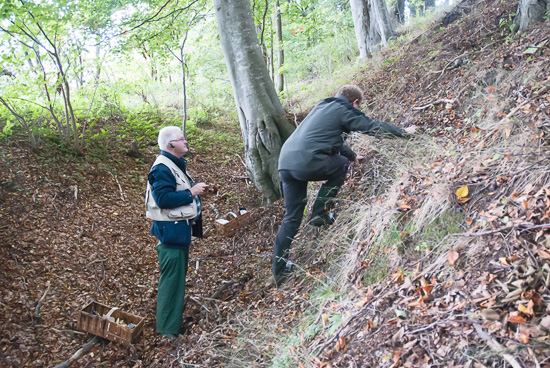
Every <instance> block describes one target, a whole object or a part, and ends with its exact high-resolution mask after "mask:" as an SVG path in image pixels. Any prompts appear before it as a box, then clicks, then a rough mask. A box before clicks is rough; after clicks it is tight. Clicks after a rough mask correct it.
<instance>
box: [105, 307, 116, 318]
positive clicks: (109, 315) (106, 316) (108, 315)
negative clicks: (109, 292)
mask: <svg viewBox="0 0 550 368" xmlns="http://www.w3.org/2000/svg"><path fill="white" fill-rule="evenodd" d="M117 309H118V307H113V308H111V310H110V311H109V313H107V314H106V315H105V317H103V318H104V319H108V318H109V317H111V314H113V312H114V311H116V310H117Z"/></svg>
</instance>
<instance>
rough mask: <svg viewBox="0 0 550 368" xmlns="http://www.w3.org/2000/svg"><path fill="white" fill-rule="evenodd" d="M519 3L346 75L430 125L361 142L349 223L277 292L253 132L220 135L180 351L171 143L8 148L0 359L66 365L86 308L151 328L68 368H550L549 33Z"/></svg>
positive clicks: (228, 127) (415, 40)
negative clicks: (158, 200)
mask: <svg viewBox="0 0 550 368" xmlns="http://www.w3.org/2000/svg"><path fill="white" fill-rule="evenodd" d="M516 8H517V1H509V2H503V1H499V0H486V1H479V0H464V1H462V2H460V3H459V4H457V5H456V7H455V8H454V9H453V10H452V11H449V12H447V13H445V14H441V15H440V16H438V17H437V19H435V18H434V19H433V20H431V21H429V22H428V21H426V22H425V23H418V24H415V25H414V26H410V28H408V29H403V30H402V31H401V32H402V33H401V36H400V37H399V38H398V39H396V40H394V41H392V42H391V43H390V45H388V47H387V48H386V49H384V50H383V51H381V52H380V53H378V54H377V55H375V57H373V58H372V59H369V60H368V61H367V62H366V64H365V65H364V67H361V68H360V70H359V71H358V72H357V73H356V74H355V76H354V78H353V79H352V80H351V81H349V82H352V83H356V84H358V85H360V86H361V87H362V88H363V89H364V90H365V91H366V97H367V101H366V103H365V104H364V106H363V110H364V112H365V113H367V114H368V115H370V116H373V117H376V118H378V119H381V120H388V121H393V122H395V123H398V124H400V125H408V124H416V125H418V126H419V127H420V133H418V134H416V135H415V136H414V137H412V138H411V139H408V140H400V139H387V140H377V139H374V138H370V137H366V136H362V135H354V136H352V137H351V141H352V143H353V148H354V150H356V151H357V152H360V153H361V154H363V155H364V156H366V157H367V160H366V161H365V162H364V163H363V164H361V165H353V166H352V167H351V169H350V176H349V180H348V181H347V182H346V185H345V187H344V188H343V189H342V192H341V193H340V195H339V201H338V205H337V214H338V217H337V221H336V223H335V224H334V225H333V226H332V227H331V228H330V229H326V230H319V229H317V228H311V227H309V226H307V225H303V227H302V230H301V232H300V233H299V235H298V238H297V239H296V241H295V242H294V243H293V249H292V254H291V258H292V260H293V261H295V263H296V265H297V271H296V272H295V273H294V275H293V277H292V278H291V279H290V280H289V281H288V282H287V283H286V284H285V285H284V287H282V288H281V289H279V290H277V289H276V288H274V286H273V285H272V283H271V282H270V261H271V259H270V257H271V251H272V244H273V241H274V237H275V232H276V229H277V228H278V226H279V224H280V221H281V217H282V211H283V208H282V207H283V206H282V203H281V202H280V201H279V202H277V203H275V204H274V205H271V206H263V205H262V203H261V200H260V199H259V198H260V196H259V193H258V192H257V191H256V190H255V189H254V188H253V187H252V186H251V184H250V183H249V182H248V181H247V180H246V174H245V170H244V166H243V164H242V160H241V159H240V156H239V155H240V151H239V145H238V140H239V139H240V138H239V134H240V132H239V128H238V126H237V124H226V123H223V124H222V128H223V131H224V133H226V134H227V135H228V136H229V137H226V138H227V139H228V141H221V140H220V141H218V140H216V139H214V138H215V136H216V134H217V133H219V129H220V127H219V126H212V127H210V128H204V129H202V130H201V136H200V137H198V136H197V137H195V138H196V139H197V140H195V141H193V140H191V142H190V144H191V147H192V150H193V151H192V152H193V155H192V157H190V159H189V161H190V164H189V166H190V170H191V173H192V174H193V176H194V177H195V178H196V179H198V180H203V181H206V182H209V183H211V184H216V185H217V186H218V187H219V188H220V192H219V193H218V195H216V196H213V197H209V198H206V199H205V206H204V215H205V223H206V224H207V225H206V226H207V229H206V230H207V238H206V239H204V240H202V241H197V242H195V243H194V245H193V249H192V251H191V254H190V257H191V259H190V268H189V280H188V281H189V285H188V295H187V299H186V309H185V312H184V317H185V321H184V326H183V327H184V334H183V335H181V336H179V337H178V338H177V339H176V340H174V341H173V342H171V341H167V340H163V339H161V338H160V337H159V336H158V335H157V334H155V333H154V314H155V313H154V308H155V298H156V282H157V280H158V269H157V268H158V266H157V263H156V254H155V252H154V245H155V240H154V238H153V237H152V236H151V235H150V234H148V227H149V225H150V224H149V222H148V221H147V220H146V219H145V218H144V215H143V207H142V203H143V191H144V183H145V178H146V175H147V172H148V170H149V165H150V161H151V160H152V159H153V157H155V155H156V150H155V149H153V148H151V147H148V148H147V150H146V151H145V152H144V153H143V157H142V158H141V159H135V158H131V157H129V156H127V155H125V154H124V151H125V149H124V144H122V143H120V142H114V143H113V142H110V143H109V142H104V143H105V145H104V146H103V145H102V144H98V145H97V146H93V147H89V151H88V152H87V153H86V156H84V157H83V156H80V155H76V154H74V152H71V151H70V150H66V149H64V148H63V146H62V145H61V144H60V143H59V142H49V141H47V142H44V145H43V147H42V151H41V152H40V153H33V152H32V151H31V150H30V149H28V145H27V143H26V138H25V137H24V136H16V137H12V138H13V139H10V140H9V141H8V140H3V141H1V142H0V155H1V156H2V160H1V161H0V171H1V172H2V182H1V183H0V184H1V185H0V215H1V216H2V220H3V223H2V224H1V225H0V236H1V237H2V239H3V240H4V242H3V244H2V246H1V247H0V254H1V256H2V258H3V260H4V262H2V263H1V265H0V272H1V274H2V277H1V279H0V286H1V287H2V290H5V291H6V292H3V293H1V294H0V303H1V305H2V309H1V311H2V312H1V313H0V325H1V327H2V331H3V332H2V334H0V351H2V354H1V355H0V365H1V366H5V367H21V366H27V367H43V366H48V367H49V366H54V365H55V364H58V363H61V362H63V361H65V360H66V359H68V358H69V357H70V356H71V355H72V354H73V353H74V352H75V351H76V350H77V349H78V348H80V347H81V346H82V344H83V343H85V342H86V341H87V337H86V336H85V335H84V334H82V333H81V332H79V331H76V327H75V324H76V314H77V312H78V310H80V309H81V308H82V307H83V306H84V305H85V304H86V303H87V302H89V301H90V300H99V301H101V302H104V303H107V304H110V305H115V306H118V307H120V308H121V309H124V310H127V311H129V312H132V313H135V314H138V315H141V316H144V317H145V321H146V324H145V329H144V331H145V332H144V335H143V337H142V338H141V340H140V341H139V342H138V343H137V344H134V345H132V346H131V347H128V348H125V347H121V346H119V345H117V344H113V343H109V342H107V341H102V342H101V344H99V345H97V346H95V347H94V348H93V349H92V353H91V354H88V355H86V356H84V357H82V358H81V359H80V360H79V361H78V362H77V363H74V364H73V366H81V367H95V366H102V367H176V366H181V367H195V366H196V367H271V366H273V367H400V366H403V367H436V366H448V367H503V366H512V367H544V366H548V364H549V362H550V359H549V358H550V353H549V349H548V344H549V343H548V338H549V330H550V316H549V315H548V311H547V310H548V309H549V308H548V303H549V301H550V295H549V291H548V288H549V287H550V232H549V228H550V220H549V218H550V169H549V165H548V162H549V160H548V159H549V155H550V153H549V140H548V134H550V131H549V129H550V118H549V115H550V93H549V90H550V62H549V61H550V41H549V38H550V24H549V23H548V21H546V22H545V23H542V24H538V25H536V26H534V27H532V28H530V29H528V30H527V31H526V32H525V34H523V35H521V36H514V35H512V34H510V31H509V25H510V24H511V20H512V15H511V14H512V13H514V12H515V11H516ZM419 22H420V21H419ZM345 82H348V80H346V81H345ZM320 83H322V84H323V85H329V84H330V85H332V84H333V83H334V81H321V82H320ZM318 90H321V89H318ZM332 92H334V91H332ZM306 97H307V100H309V99H311V96H294V98H295V99H300V98H303V100H304V101H305V100H306ZM322 97H326V96H322ZM322 97H319V98H322ZM295 102H296V101H294V103H293V104H292V105H293V106H305V105H304V104H303V103H302V104H300V103H295ZM309 108H311V106H309ZM309 108H307V109H306V108H304V110H309ZM295 114H296V115H295V116H297V117H303V116H304V115H305V113H304V111H296V112H295ZM111 126H116V122H115V121H109V120H106V121H102V122H98V124H97V129H100V128H103V129H106V130H109V129H110V127H111ZM216 129H218V130H216ZM199 138H202V139H203V140H202V141H201V140H199ZM127 143H128V144H130V142H127ZM120 147H122V149H121V148H120ZM317 185H318V183H313V184H312V186H311V190H310V194H311V195H312V196H313V195H314V193H315V189H316V188H317ZM240 206H244V207H246V208H247V209H248V210H249V212H251V221H250V223H249V224H247V225H246V226H244V227H243V228H241V229H238V230H237V232H236V233H235V234H232V235H228V236H226V235H222V234H219V233H217V232H216V231H215V229H214V226H213V224H214V221H215V218H216V217H218V216H221V217H223V216H224V214H225V213H227V212H228V211H236V210H237V209H238V208H239V207H240Z"/></svg>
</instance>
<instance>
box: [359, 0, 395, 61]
mask: <svg viewBox="0 0 550 368" xmlns="http://www.w3.org/2000/svg"><path fill="white" fill-rule="evenodd" d="M350 5H351V13H352V15H353V24H354V26H355V37H356V38H357V43H358V45H359V57H360V58H361V59H366V58H367V57H369V56H371V55H372V53H373V52H374V51H376V50H378V49H379V48H380V47H381V46H383V45H386V44H387V43H388V40H389V39H390V37H392V36H393V35H394V34H395V29H394V27H393V24H392V22H391V21H390V16H389V12H388V8H387V6H386V2H385V0H350Z"/></svg>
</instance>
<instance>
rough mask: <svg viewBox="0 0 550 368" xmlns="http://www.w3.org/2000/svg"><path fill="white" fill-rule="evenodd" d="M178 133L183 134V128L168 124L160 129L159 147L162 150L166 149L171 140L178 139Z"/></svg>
mask: <svg viewBox="0 0 550 368" xmlns="http://www.w3.org/2000/svg"><path fill="white" fill-rule="evenodd" d="M178 133H179V134H183V133H182V131H181V128H180V127H177V126H167V127H164V128H162V129H161V130H159V138H158V143H159V148H160V149H161V150H166V149H167V148H168V144H169V143H170V141H173V140H175V139H178V135H179V134H178Z"/></svg>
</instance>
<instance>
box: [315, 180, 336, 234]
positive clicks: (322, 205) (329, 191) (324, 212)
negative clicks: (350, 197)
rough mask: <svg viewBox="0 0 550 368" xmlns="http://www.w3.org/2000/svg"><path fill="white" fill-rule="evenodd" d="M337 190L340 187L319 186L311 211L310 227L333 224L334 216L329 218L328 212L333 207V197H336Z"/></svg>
mask: <svg viewBox="0 0 550 368" xmlns="http://www.w3.org/2000/svg"><path fill="white" fill-rule="evenodd" d="M339 190H340V187H329V186H326V185H321V188H319V192H318V193H317V198H315V202H314V203H313V208H312V209H311V217H310V218H309V224H310V225H312V226H329V225H332V224H333V223H334V215H333V216H330V215H329V211H330V209H331V208H332V207H333V203H334V197H336V194H338V191H339Z"/></svg>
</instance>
